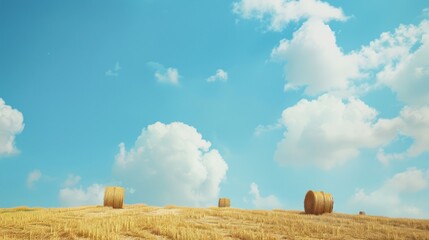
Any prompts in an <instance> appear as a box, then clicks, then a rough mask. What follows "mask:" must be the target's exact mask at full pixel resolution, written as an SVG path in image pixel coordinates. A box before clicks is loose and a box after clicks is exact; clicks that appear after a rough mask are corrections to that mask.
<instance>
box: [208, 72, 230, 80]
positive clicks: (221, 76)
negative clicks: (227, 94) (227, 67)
mask: <svg viewBox="0 0 429 240" xmlns="http://www.w3.org/2000/svg"><path fill="white" fill-rule="evenodd" d="M227 80H228V73H227V72H225V71H224V70H223V69H218V70H217V71H216V74H215V75H212V76H210V77H208V78H207V82H216V81H222V82H226V81H227Z"/></svg>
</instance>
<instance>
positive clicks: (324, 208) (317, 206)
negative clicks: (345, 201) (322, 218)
mask: <svg viewBox="0 0 429 240" xmlns="http://www.w3.org/2000/svg"><path fill="white" fill-rule="evenodd" d="M333 208H334V199H333V198H332V195H331V194H330V193H325V192H322V191H320V192H316V191H311V190H310V191H308V192H307V194H306V195H305V199H304V210H305V213H307V214H316V215H319V214H323V213H331V212H332V210H333Z"/></svg>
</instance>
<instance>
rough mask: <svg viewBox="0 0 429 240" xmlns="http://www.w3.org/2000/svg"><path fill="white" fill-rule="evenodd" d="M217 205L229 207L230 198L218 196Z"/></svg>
mask: <svg viewBox="0 0 429 240" xmlns="http://www.w3.org/2000/svg"><path fill="white" fill-rule="evenodd" d="M218 207H231V200H230V199H229V198H219V203H218Z"/></svg>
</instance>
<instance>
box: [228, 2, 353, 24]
mask: <svg viewBox="0 0 429 240" xmlns="http://www.w3.org/2000/svg"><path fill="white" fill-rule="evenodd" d="M233 11H234V13H236V14H238V15H239V16H240V17H242V18H244V19H252V18H254V19H258V20H261V21H264V22H268V23H269V24H268V28H269V29H270V30H273V31H281V30H283V29H284V28H285V27H286V26H287V24H288V23H290V22H292V21H300V20H303V19H317V20H320V21H324V22H328V21H331V20H340V21H344V20H346V16H345V15H344V13H343V11H342V9H341V8H337V7H333V6H331V5H330V4H329V3H327V2H324V1H320V0H241V1H238V2H234V4H233Z"/></svg>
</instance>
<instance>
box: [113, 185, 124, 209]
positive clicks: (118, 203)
mask: <svg viewBox="0 0 429 240" xmlns="http://www.w3.org/2000/svg"><path fill="white" fill-rule="evenodd" d="M124 195H125V189H124V188H123V187H115V195H114V197H113V206H112V207H113V208H123V207H124Z"/></svg>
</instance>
